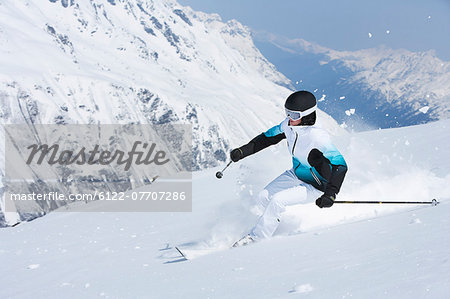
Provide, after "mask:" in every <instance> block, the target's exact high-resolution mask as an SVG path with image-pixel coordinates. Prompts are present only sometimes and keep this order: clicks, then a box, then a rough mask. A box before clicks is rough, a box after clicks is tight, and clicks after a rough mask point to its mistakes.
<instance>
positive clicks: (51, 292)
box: [0, 120, 450, 299]
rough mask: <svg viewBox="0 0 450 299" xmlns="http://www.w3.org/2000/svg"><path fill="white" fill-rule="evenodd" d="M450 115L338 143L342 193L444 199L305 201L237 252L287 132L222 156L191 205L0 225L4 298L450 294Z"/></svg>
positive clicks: (278, 168)
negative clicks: (236, 155) (257, 147)
mask: <svg viewBox="0 0 450 299" xmlns="http://www.w3.org/2000/svg"><path fill="white" fill-rule="evenodd" d="M449 126H450V121H449V120H446V121H439V122H435V123H430V124H426V125H420V126H414V127H408V128H397V129H390V130H377V131H371V132H364V133H359V134H350V135H349V136H347V137H341V138H339V139H337V140H336V141H337V142H338V143H339V148H340V150H341V151H342V152H343V154H344V155H345V157H346V159H347V161H348V163H349V172H348V176H347V178H346V180H345V182H344V185H343V187H342V191H341V193H340V194H339V195H338V199H340V200H345V199H347V200H387V201H388V200H411V201H413V200H420V201H421V200H424V201H428V200H430V199H431V198H434V197H436V198H437V199H439V200H440V202H441V203H440V204H439V205H437V206H434V207H433V206H415V205H408V206H405V205H380V204H377V205H357V206H355V205H338V204H335V205H334V206H333V207H331V208H329V209H319V208H318V207H317V206H316V205H315V204H314V203H313V202H309V203H304V204H299V205H296V206H290V207H288V209H287V210H286V211H285V213H283V215H282V217H281V224H280V227H279V229H278V230H277V232H276V236H275V238H273V239H271V240H267V241H262V242H260V243H256V244H252V245H250V246H247V247H242V248H234V249H228V246H230V244H232V243H233V242H234V241H235V240H236V239H237V238H239V237H241V236H242V234H245V233H246V232H248V230H249V229H250V228H251V227H252V225H254V223H255V221H256V219H257V216H256V215H254V214H253V213H251V212H250V211H249V206H250V205H251V203H252V200H253V199H254V198H255V197H256V196H257V194H258V192H259V190H261V188H263V187H264V185H265V184H267V183H268V182H269V181H270V180H272V179H273V178H275V177H276V176H277V175H279V173H280V172H282V171H284V170H285V169H286V168H288V167H290V165H291V161H290V158H289V154H288V153H287V149H286V143H285V141H282V142H280V144H279V145H277V146H274V147H271V148H269V149H266V150H264V151H262V152H260V153H257V154H255V155H254V156H251V157H248V158H246V159H244V160H242V161H239V163H237V164H232V165H231V167H230V168H229V169H227V171H226V172H225V173H224V177H223V178H222V179H221V180H218V179H216V178H215V176H214V172H215V171H217V170H218V169H220V168H219V167H217V168H216V169H207V170H202V171H199V172H196V173H195V174H194V178H193V186H194V209H193V211H192V212H191V213H150V214H149V213H74V212H72V213H56V212H55V213H51V214H49V215H48V216H46V217H42V218H39V219H37V220H35V221H31V222H26V223H22V224H20V225H19V226H17V227H12V228H6V229H2V230H0V239H1V242H0V264H1V265H2V267H0V277H1V279H2V287H1V288H0V297H1V298H30V297H33V298H62V297H64V298H79V297H80V296H83V297H86V298H91V297H111V298H125V297H126V298H130V297H138V298H203V297H204V298H297V297H302V296H305V297H308V298H349V297H352V298H395V299H398V298H447V297H448V294H449V293H450V281H449V275H448V274H449V273H450V263H449V258H450V251H449V247H450V238H449V235H450V222H449V217H448V214H449V213H450V185H449V184H448V182H449V179H450V176H449V174H448V169H449V167H450V160H449V159H447V157H448V148H449V145H450V144H449V141H450V130H449ZM144 188H145V187H144ZM212 195H214V196H212ZM100 204H102V203H101V202H95V203H92V204H90V205H84V206H83V207H80V208H81V211H83V210H85V209H87V210H89V209H90V208H91V205H92V206H96V205H100ZM176 245H181V246H182V248H183V249H184V250H185V251H186V252H189V253H190V254H191V256H192V257H193V259H192V260H189V261H185V260H184V259H183V258H182V257H181V256H180V255H179V254H178V252H177V251H176V250H175V249H174V246H176ZM18 277H20V278H21V279H18Z"/></svg>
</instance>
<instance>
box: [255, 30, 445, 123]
mask: <svg viewBox="0 0 450 299" xmlns="http://www.w3.org/2000/svg"><path fill="white" fill-rule="evenodd" d="M256 39H257V40H258V42H257V43H256V44H257V46H258V48H260V49H261V50H262V52H263V54H264V55H265V56H266V57H268V58H269V59H270V60H271V61H272V62H273V63H274V64H275V65H276V66H277V68H278V69H279V70H280V71H282V72H283V73H284V74H285V75H287V76H288V77H289V78H290V79H291V80H292V81H293V82H294V83H295V86H297V88H306V89H312V90H315V94H316V96H317V97H318V98H321V99H322V100H323V102H322V107H323V109H324V111H326V112H327V113H329V114H330V115H332V116H333V117H334V118H335V119H336V120H338V121H339V122H340V123H341V124H343V125H344V126H345V125H349V124H351V125H354V127H355V129H358V128H360V127H361V122H364V123H365V124H366V126H364V127H367V125H369V126H373V127H381V128H389V127H398V126H406V125H414V124H419V123H426V122H429V121H433V120H438V119H446V118H449V117H450V62H445V61H442V60H440V59H439V58H437V57H436V55H435V54H434V52H433V51H428V52H411V51H408V50H404V49H398V50H393V49H388V48H385V47H380V48H376V49H364V50H359V51H337V50H333V49H329V48H325V47H322V46H320V45H317V44H314V43H311V42H308V41H305V40H303V39H294V40H289V39H285V38H280V37H275V36H273V35H267V34H256ZM357 123H358V124H357Z"/></svg>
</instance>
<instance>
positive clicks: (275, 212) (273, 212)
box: [250, 169, 312, 239]
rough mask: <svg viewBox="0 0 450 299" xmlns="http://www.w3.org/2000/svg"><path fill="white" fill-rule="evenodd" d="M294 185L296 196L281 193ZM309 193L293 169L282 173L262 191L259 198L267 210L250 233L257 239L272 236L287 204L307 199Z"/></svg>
mask: <svg viewBox="0 0 450 299" xmlns="http://www.w3.org/2000/svg"><path fill="white" fill-rule="evenodd" d="M294 187H296V188H295V196H289V195H288V194H285V195H284V196H283V194H281V193H282V191H284V190H287V189H291V188H294ZM311 187H312V186H311ZM307 195H308V188H307V186H305V185H304V184H302V182H301V181H300V180H299V179H298V178H297V177H296V176H295V174H294V172H293V170H292V169H291V170H288V171H286V172H284V173H283V174H281V175H280V176H279V177H277V178H276V179H275V180H273V181H272V182H271V183H270V184H269V185H267V186H266V188H264V190H263V191H262V192H261V193H260V197H259V200H260V203H261V205H265V210H264V213H263V214H262V216H261V217H260V218H259V220H258V222H257V223H256V225H255V227H254V228H253V229H252V232H251V233H250V235H251V236H252V237H253V238H255V239H257V238H270V237H271V236H272V235H273V233H274V232H275V230H276V229H277V227H278V225H279V222H280V220H279V219H280V217H281V213H283V212H284V211H285V209H286V206H289V205H294V204H298V203H300V202H302V201H304V200H306V199H307V197H308V196H307Z"/></svg>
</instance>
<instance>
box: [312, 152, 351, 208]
mask: <svg viewBox="0 0 450 299" xmlns="http://www.w3.org/2000/svg"><path fill="white" fill-rule="evenodd" d="M308 163H309V164H310V165H311V166H313V167H314V168H315V169H316V170H317V172H318V173H319V174H320V175H321V176H322V177H323V178H324V179H326V180H327V181H328V183H327V184H326V187H325V190H324V195H322V196H321V197H320V198H319V199H318V201H319V203H318V202H317V201H316V203H317V205H318V206H319V207H321V208H322V207H331V206H332V205H333V201H334V199H335V198H336V194H338V193H339V190H340V189H341V186H342V183H343V182H344V178H345V174H346V173H347V163H346V162H345V160H344V157H343V156H342V155H341V153H339V151H338V150H337V149H335V150H331V151H328V152H326V153H325V154H323V153H322V152H321V151H320V150H318V149H313V150H311V152H310V153H309V155H308Z"/></svg>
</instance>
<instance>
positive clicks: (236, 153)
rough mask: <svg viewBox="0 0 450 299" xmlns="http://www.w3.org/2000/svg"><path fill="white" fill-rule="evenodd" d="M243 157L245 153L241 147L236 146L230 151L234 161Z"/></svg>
mask: <svg viewBox="0 0 450 299" xmlns="http://www.w3.org/2000/svg"><path fill="white" fill-rule="evenodd" d="M243 157H244V153H243V152H242V150H241V149H240V148H235V149H234V150H232V151H231V153H230V158H231V161H233V162H237V161H239V160H241V159H242V158H243Z"/></svg>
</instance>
